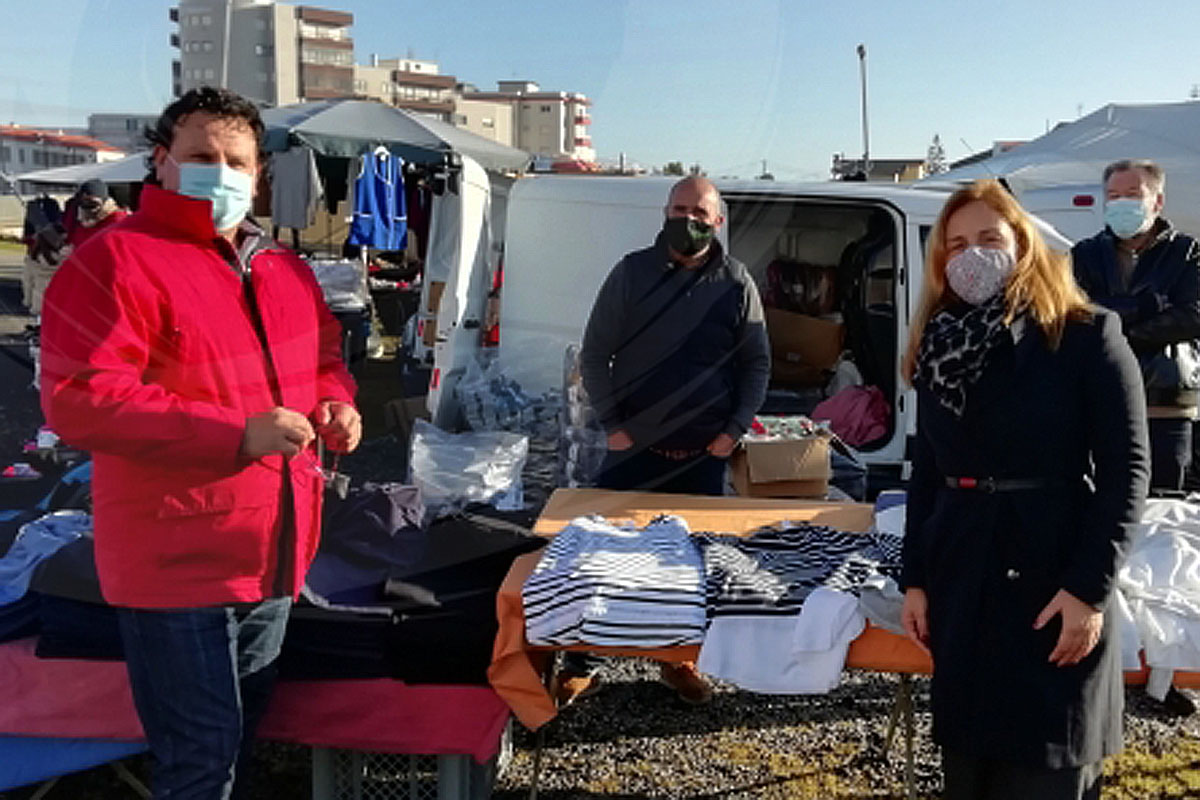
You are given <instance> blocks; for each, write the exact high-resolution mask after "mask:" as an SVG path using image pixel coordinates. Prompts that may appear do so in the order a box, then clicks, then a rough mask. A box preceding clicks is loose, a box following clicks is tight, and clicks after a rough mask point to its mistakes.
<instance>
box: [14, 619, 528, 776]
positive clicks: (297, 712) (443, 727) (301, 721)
mask: <svg viewBox="0 0 1200 800" xmlns="http://www.w3.org/2000/svg"><path fill="white" fill-rule="evenodd" d="M34 645H35V640H34V639H21V640H19V641H15V642H8V643H7V644H4V645H0V750H3V749H4V748H5V747H6V746H8V747H10V748H11V747H18V746H19V747H20V748H22V751H23V752H25V751H27V750H28V749H29V748H30V747H31V746H33V745H36V744H38V743H39V742H40V743H42V744H45V745H46V747H43V748H41V749H42V750H44V751H45V752H44V753H43V754H42V755H43V756H44V757H43V758H42V761H44V762H45V763H44V766H43V767H42V774H40V775H39V774H35V773H36V770H34V772H30V770H29V767H30V766H31V765H30V762H29V759H28V758H26V759H24V760H23V761H22V762H21V763H15V762H14V760H13V759H7V758H3V757H0V787H4V786H14V785H21V784H23V783H29V782H32V781H36V780H40V779H42V778H43V777H48V776H49V775H56V774H62V773H65V772H70V771H73V770H74V769H79V768H86V767H88V766H92V765H94V764H95V763H103V760H101V761H100V762H95V761H93V762H92V763H91V764H87V763H83V766H75V763H77V762H76V759H75V755H71V756H69V757H68V754H67V753H66V752H63V751H62V750H59V749H56V748H55V747H54V746H53V745H54V743H53V741H51V740H52V739H53V738H60V739H74V740H92V741H100V742H106V743H107V746H108V747H109V748H112V747H113V746H114V744H113V743H114V742H125V743H130V744H132V743H138V742H140V741H141V740H142V738H143V737H142V728H141V723H140V722H139V721H138V718H137V713H136V711H135V710H134V707H133V698H132V695H131V693H130V689H129V679H128V677H127V675H126V671H125V664H124V663H122V662H111V661H79V660H71V659H39V658H38V657H37V656H35V655H34ZM508 718H509V713H508V708H507V706H506V705H505V703H504V702H503V701H502V700H501V699H500V698H499V697H498V696H497V695H496V694H495V692H493V691H492V690H491V689H489V688H487V687H485V686H458V685H409V684H405V683H402V682H400V681H395V680H387V679H378V680H346V681H281V682H280V683H279V684H278V686H277V688H276V691H275V694H274V696H273V698H272V700H271V705H270V708H269V709H268V711H267V713H266V716H265V717H264V718H263V721H262V723H261V725H260V727H259V737H260V738H263V739H273V740H277V741H284V742H296V743H300V744H305V745H310V746H312V747H315V748H339V749H350V750H363V751H371V752H375V753H403V754H428V755H438V756H441V755H447V756H469V757H470V758H471V759H472V760H474V761H475V762H478V763H483V762H486V761H488V760H490V759H492V758H493V757H494V756H495V755H496V754H497V753H498V751H499V748H500V742H501V736H502V734H503V731H504V728H505V726H506V724H507V722H508ZM81 746H82V745H80V747H81ZM76 749H78V748H76ZM117 749H118V750H120V749H121V748H119V747H118V748H117ZM134 749H136V748H134ZM124 754H127V753H120V754H119V755H124ZM68 758H69V759H70V760H69V762H68ZM56 759H61V760H62V761H63V763H62V764H61V768H59V769H57V771H50V772H46V771H45V770H46V769H47V768H50V767H53V766H54V765H55V761H56ZM78 763H82V762H78ZM18 771H21V776H20V777H24V778H26V779H25V780H21V781H20V782H19V783H13V782H12V781H13V780H14V778H15V773H17V772H18ZM30 775H32V777H30Z"/></svg>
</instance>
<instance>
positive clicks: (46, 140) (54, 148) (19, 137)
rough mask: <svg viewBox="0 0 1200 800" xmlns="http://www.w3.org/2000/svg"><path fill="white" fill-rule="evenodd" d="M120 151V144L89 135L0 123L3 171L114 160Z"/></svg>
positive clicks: (11, 171) (1, 169) (0, 152)
mask: <svg viewBox="0 0 1200 800" xmlns="http://www.w3.org/2000/svg"><path fill="white" fill-rule="evenodd" d="M124 155H125V152H124V151H123V150H121V149H120V148H117V147H114V146H113V145H111V144H108V143H107V142H102V141H99V140H98V139H93V138H91V137H90V136H82V135H79V134H72V133H64V132H63V131H62V130H58V129H55V130H45V129H41V128H27V127H25V126H24V125H0V172H3V173H5V174H7V175H21V174H22V173H25V172H31V171H33V170H36V169H47V168H49V167H65V166H68V165H70V164H87V163H98V162H101V161H115V160H117V159H119V158H121V157H123V156H124Z"/></svg>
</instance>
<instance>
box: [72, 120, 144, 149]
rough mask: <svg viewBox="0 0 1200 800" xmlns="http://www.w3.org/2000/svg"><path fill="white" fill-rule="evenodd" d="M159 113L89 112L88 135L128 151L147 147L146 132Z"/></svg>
mask: <svg viewBox="0 0 1200 800" xmlns="http://www.w3.org/2000/svg"><path fill="white" fill-rule="evenodd" d="M157 121H158V115H157V114H89V115H88V126H87V135H88V136H91V137H92V138H93V139H99V140H100V141H102V142H107V143H108V144H111V145H112V146H113V147H117V148H120V149H121V150H124V151H126V152H134V151H136V150H145V149H146V146H147V145H146V139H145V136H144V132H145V130H146V128H147V127H153V126H154V123H155V122H157Z"/></svg>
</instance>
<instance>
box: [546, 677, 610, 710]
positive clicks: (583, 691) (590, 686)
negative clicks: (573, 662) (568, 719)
mask: <svg viewBox="0 0 1200 800" xmlns="http://www.w3.org/2000/svg"><path fill="white" fill-rule="evenodd" d="M603 685H604V684H603V682H602V681H601V680H600V676H599V675H587V674H583V673H579V672H559V673H558V674H557V675H555V676H554V680H553V681H552V682H551V684H550V696H551V697H553V698H554V703H555V704H556V705H557V706H558V707H559V708H566V707H567V706H569V705H571V703H574V702H575V701H576V700H582V699H583V698H585V697H591V696H592V695H594V694H595V693H596V692H598V691H600V687H601V686H603Z"/></svg>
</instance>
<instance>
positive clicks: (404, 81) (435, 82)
mask: <svg viewBox="0 0 1200 800" xmlns="http://www.w3.org/2000/svg"><path fill="white" fill-rule="evenodd" d="M392 82H393V83H395V84H397V85H398V86H415V87H419V88H422V89H453V88H454V87H455V85H456V84H457V83H458V79H457V78H455V77H454V76H453V75H426V74H424V73H421V72H409V71H408V70H403V69H398V70H395V71H393V72H392Z"/></svg>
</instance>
